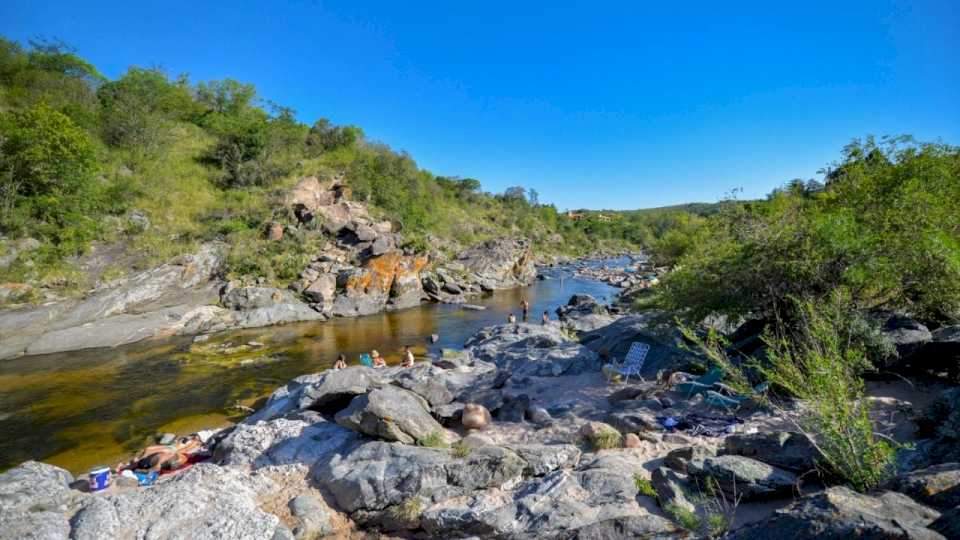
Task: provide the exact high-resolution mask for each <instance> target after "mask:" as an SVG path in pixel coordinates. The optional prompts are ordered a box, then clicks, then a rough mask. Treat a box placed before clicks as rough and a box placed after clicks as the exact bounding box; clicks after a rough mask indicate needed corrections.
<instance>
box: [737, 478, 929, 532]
mask: <svg viewBox="0 0 960 540" xmlns="http://www.w3.org/2000/svg"><path fill="white" fill-rule="evenodd" d="M938 517H940V514H939V513H938V512H936V511H935V510H931V509H930V508H927V507H925V506H923V505H921V504H918V503H916V502H914V501H913V500H911V499H910V498H909V497H907V496H905V495H901V494H899V493H894V492H884V493H881V494H879V495H876V496H871V495H863V494H860V493H857V492H855V491H852V490H850V489H848V488H845V487H839V486H838V487H831V488H827V489H826V490H825V491H823V492H822V493H817V494H814V495H808V496H806V497H804V498H802V499H800V500H799V501H797V502H796V503H794V504H792V505H790V506H789V507H787V508H785V509H782V510H777V511H776V512H775V513H774V514H773V516H771V517H770V518H768V519H766V520H763V521H760V522H757V523H755V524H752V525H749V526H747V527H744V528H742V529H739V530H737V531H734V532H733V534H731V535H729V538H731V539H732V540H761V539H767V538H831V539H843V538H875V539H878V540H879V539H891V538H896V539H901V540H943V538H944V537H943V536H941V535H940V534H939V533H937V532H935V531H933V530H931V529H928V528H927V526H928V525H930V523H931V522H933V521H934V520H936V519H937V518H938Z"/></svg>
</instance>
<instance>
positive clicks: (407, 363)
mask: <svg viewBox="0 0 960 540" xmlns="http://www.w3.org/2000/svg"><path fill="white" fill-rule="evenodd" d="M401 365H402V366H403V367H413V351H411V350H410V346H409V345H404V346H403V364H401Z"/></svg>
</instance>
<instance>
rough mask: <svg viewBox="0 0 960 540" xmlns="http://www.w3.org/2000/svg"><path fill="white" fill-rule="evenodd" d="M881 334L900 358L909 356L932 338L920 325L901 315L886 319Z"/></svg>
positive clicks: (924, 327) (928, 331) (925, 328)
mask: <svg viewBox="0 0 960 540" xmlns="http://www.w3.org/2000/svg"><path fill="white" fill-rule="evenodd" d="M881 333H882V334H883V336H884V338H885V339H886V340H887V341H888V342H889V343H890V344H892V345H893V347H894V348H895V349H896V351H897V356H899V357H900V358H906V357H908V356H910V355H911V354H912V353H914V352H916V351H917V350H919V349H920V348H921V347H922V346H923V345H924V344H925V343H927V342H929V341H930V340H931V338H932V337H933V336H932V335H931V334H930V330H929V329H927V327H926V326H924V325H923V324H922V323H920V322H918V321H916V320H915V319H911V318H910V317H906V316H903V315H894V316H892V317H890V318H889V319H887V321H886V322H885V323H884V324H883V327H882V329H881Z"/></svg>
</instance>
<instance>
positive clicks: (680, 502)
mask: <svg viewBox="0 0 960 540" xmlns="http://www.w3.org/2000/svg"><path fill="white" fill-rule="evenodd" d="M650 483H651V484H652V485H653V489H654V491H656V492H657V501H658V502H659V503H660V506H661V507H662V508H671V507H673V508H679V509H680V510H685V511H687V512H695V511H696V506H694V505H693V503H692V502H690V500H689V499H687V492H688V491H690V485H689V483H688V482H687V480H686V478H684V477H683V476H681V475H680V474H678V473H677V472H676V471H673V470H672V469H668V468H666V467H658V468H657V469H656V470H654V471H653V473H652V474H651V475H650Z"/></svg>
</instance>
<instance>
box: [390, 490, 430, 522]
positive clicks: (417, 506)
mask: <svg viewBox="0 0 960 540" xmlns="http://www.w3.org/2000/svg"><path fill="white" fill-rule="evenodd" d="M422 513H423V502H422V501H421V500H420V497H416V496H415V497H409V498H407V499H405V500H403V502H401V503H400V504H397V505H394V506H392V507H390V516H391V517H393V519H395V520H397V521H399V522H401V523H416V522H417V521H418V520H419V519H420V514H422Z"/></svg>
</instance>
